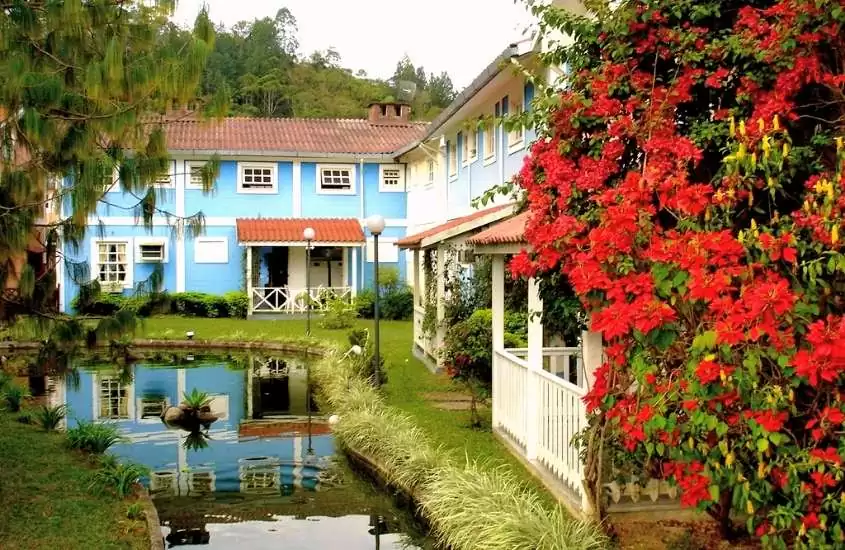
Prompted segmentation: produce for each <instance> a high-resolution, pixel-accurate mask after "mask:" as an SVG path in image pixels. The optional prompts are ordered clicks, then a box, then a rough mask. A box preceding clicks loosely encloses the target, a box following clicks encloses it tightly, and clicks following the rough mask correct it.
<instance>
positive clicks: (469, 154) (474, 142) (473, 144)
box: [461, 130, 478, 168]
mask: <svg viewBox="0 0 845 550" xmlns="http://www.w3.org/2000/svg"><path fill="white" fill-rule="evenodd" d="M462 135H463V140H461V144H462V146H463V147H462V148H463V151H462V153H463V158H462V159H461V166H463V167H464V168H466V167H467V166H469V165H471V164H472V163H474V162H476V161H477V160H478V130H464V131H463V134H462ZM470 136H474V137H475V139H469V137H470Z"/></svg>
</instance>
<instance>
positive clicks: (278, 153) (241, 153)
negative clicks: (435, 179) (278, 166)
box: [169, 148, 396, 161]
mask: <svg viewBox="0 0 845 550" xmlns="http://www.w3.org/2000/svg"><path fill="white" fill-rule="evenodd" d="M169 150H170V152H171V153H176V154H179V155H183V156H196V157H207V156H212V155H219V156H222V157H287V158H307V159H311V158H319V159H322V158H325V159H336V158H351V159H356V160H360V159H363V160H390V161H392V160H393V159H395V158H396V156H395V155H394V154H393V153H350V152H344V153H340V152H338V153H327V152H313V151H312V152H309V151H289V150H263V149H175V148H170V149H169Z"/></svg>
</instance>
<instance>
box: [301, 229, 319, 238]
mask: <svg viewBox="0 0 845 550" xmlns="http://www.w3.org/2000/svg"><path fill="white" fill-rule="evenodd" d="M302 238H304V239H305V240H306V241H313V240H314V239H316V238H317V232H316V231H314V228H313V227H306V228H305V231H303V232H302Z"/></svg>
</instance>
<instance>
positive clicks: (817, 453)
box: [810, 447, 842, 464]
mask: <svg viewBox="0 0 845 550" xmlns="http://www.w3.org/2000/svg"><path fill="white" fill-rule="evenodd" d="M810 456H811V457H812V458H817V459H819V460H820V461H822V462H831V463H833V464H841V463H842V457H840V456H839V451H837V450H836V449H835V448H834V447H827V448H826V449H813V450H812V451H810Z"/></svg>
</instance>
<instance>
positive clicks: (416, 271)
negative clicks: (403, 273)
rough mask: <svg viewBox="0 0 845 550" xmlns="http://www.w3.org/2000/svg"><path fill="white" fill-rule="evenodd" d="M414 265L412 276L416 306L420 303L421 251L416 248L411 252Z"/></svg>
mask: <svg viewBox="0 0 845 550" xmlns="http://www.w3.org/2000/svg"><path fill="white" fill-rule="evenodd" d="M411 258H412V260H411V261H412V265H413V266H414V267H413V269H411V277H413V281H412V283H413V285H414V307H416V305H417V304H418V303H420V251H419V250H417V249H415V250H413V251H412V252H411Z"/></svg>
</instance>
